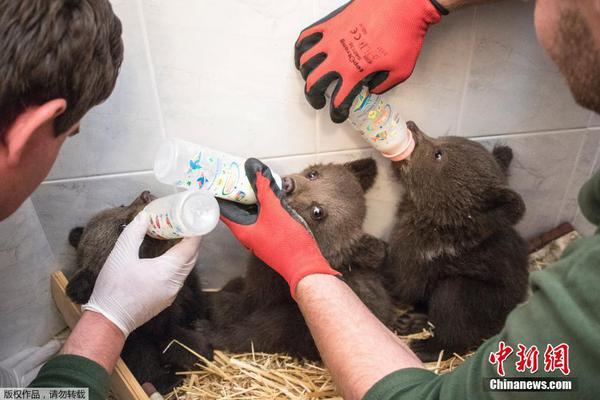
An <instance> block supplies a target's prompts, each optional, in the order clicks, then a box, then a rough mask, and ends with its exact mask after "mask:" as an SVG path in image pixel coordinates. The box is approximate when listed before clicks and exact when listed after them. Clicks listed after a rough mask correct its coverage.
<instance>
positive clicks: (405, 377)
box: [365, 235, 600, 400]
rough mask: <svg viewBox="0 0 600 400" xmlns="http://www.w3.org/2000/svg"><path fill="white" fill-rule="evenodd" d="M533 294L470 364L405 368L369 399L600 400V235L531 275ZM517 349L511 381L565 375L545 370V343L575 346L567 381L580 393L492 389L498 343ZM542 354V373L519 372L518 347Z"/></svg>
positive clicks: (509, 367)
mask: <svg viewBox="0 0 600 400" xmlns="http://www.w3.org/2000/svg"><path fill="white" fill-rule="evenodd" d="M531 284H532V292H533V293H532V296H531V298H530V299H529V300H528V301H527V302H526V303H525V304H523V305H521V306H519V307H517V308H516V309H515V310H514V311H513V312H512V313H511V314H510V315H509V317H508V319H507V321H506V325H505V328H504V329H503V330H502V332H500V334H498V335H496V336H494V337H492V338H490V339H489V340H487V341H486V342H485V343H484V344H483V345H482V346H481V347H480V348H479V349H478V350H477V352H476V353H475V355H474V356H473V357H472V358H471V359H469V360H468V361H467V362H465V363H463V364H462V365H461V366H459V367H458V368H457V369H456V370H454V371H452V372H450V373H447V374H445V375H440V376H437V375H434V374H433V373H430V372H428V371H425V370H415V369H405V370H400V371H397V372H394V373H392V374H390V375H388V376H387V377H385V378H383V379H382V380H381V381H379V382H378V383H376V384H375V385H374V386H373V388H371V389H370V390H369V392H368V393H367V395H366V396H365V399H368V400H374V399H386V400H388V399H389V400H391V399H394V400H396V399H410V400H420V399H431V400H432V399H448V400H449V399H481V400H485V399H553V398H561V399H564V398H577V399H588V398H589V399H591V398H598V397H597V395H598V393H600V379H598V376H600V362H598V360H600V335H598V332H599V331H600V290H599V288H600V236H599V235H595V236H592V237H589V238H586V239H581V240H579V241H577V242H576V243H574V244H573V245H572V246H570V247H569V248H568V249H567V250H566V251H565V254H564V255H563V258H562V259H561V260H560V261H558V262H557V263H556V264H554V265H553V266H551V267H548V268H547V269H546V270H544V271H541V272H535V273H533V274H532V276H531ZM500 341H504V342H505V343H506V344H507V345H510V346H512V347H513V348H514V352H513V354H511V355H510V356H509V358H508V359H507V360H506V361H505V362H504V369H505V372H506V377H519V378H527V377H561V378H565V376H564V375H563V374H562V372H560V371H555V372H553V373H546V372H544V352H545V350H546V346H547V345H548V344H551V345H553V346H556V345H559V344H561V343H566V344H568V345H569V356H570V368H571V372H570V374H569V375H568V377H566V378H569V379H574V380H575V387H576V390H575V392H562V393H561V392H546V391H541V392H497V391H496V392H491V391H487V390H486V387H485V385H486V384H487V381H485V378H491V377H494V378H496V377H498V374H497V372H496V366H494V365H492V364H491V363H490V362H489V355H490V353H491V352H497V351H498V346H499V342H500ZM519 343H522V344H523V345H525V346H527V347H530V346H532V345H536V346H537V348H538V349H539V357H538V360H539V367H538V368H539V369H538V372H536V373H535V374H531V373H530V372H529V371H526V372H517V371H516V368H515V362H516V360H517V356H516V352H517V350H518V348H517V345H518V344H519Z"/></svg>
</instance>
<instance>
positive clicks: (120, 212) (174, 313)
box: [67, 191, 212, 393]
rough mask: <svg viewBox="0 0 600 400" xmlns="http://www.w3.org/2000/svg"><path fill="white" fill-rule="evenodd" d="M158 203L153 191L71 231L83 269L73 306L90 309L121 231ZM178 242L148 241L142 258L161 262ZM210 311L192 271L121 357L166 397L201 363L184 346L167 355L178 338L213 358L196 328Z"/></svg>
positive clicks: (71, 291) (74, 282)
mask: <svg viewBox="0 0 600 400" xmlns="http://www.w3.org/2000/svg"><path fill="white" fill-rule="evenodd" d="M153 199H154V197H153V196H152V195H151V194H150V192H147V191H146V192H143V193H142V194H141V195H140V196H139V197H138V198H137V199H135V200H134V201H133V203H131V204H130V205H129V206H121V207H116V208H112V209H108V210H105V211H103V212H101V213H99V214H98V215H96V216H95V217H93V218H92V219H91V220H90V221H89V223H88V224H87V226H86V227H85V228H74V229H73V230H72V231H71V233H70V235H69V242H70V243H71V245H73V246H74V247H75V248H76V249H77V270H76V272H75V274H74V275H73V277H72V278H71V280H70V282H69V284H68V286H67V294H68V296H69V297H70V298H71V299H72V300H73V301H75V302H76V303H79V304H84V303H86V302H87V301H88V300H89V298H90V296H91V294H92V289H93V288H94V283H95V282H96V278H97V277H98V274H99V273H100V270H101V268H102V266H103V265H104V262H105V261H106V258H107V257H108V255H109V254H110V252H111V250H112V249H113V247H114V245H115V243H116V242H117V239H118V237H119V235H120V233H121V231H122V230H123V228H124V227H125V226H126V225H127V224H128V223H129V222H131V220H132V219H133V218H134V217H135V216H136V215H137V213H138V212H139V211H141V210H142V209H143V208H144V206H145V205H146V204H148V203H149V202H150V201H152V200H153ZM176 243H177V241H176V240H156V239H152V238H150V237H148V236H146V238H145V239H144V241H143V242H142V245H141V247H140V257H141V258H153V257H158V256H160V255H162V254H163V253H164V252H166V251H167V250H168V249H170V248H171V247H172V246H173V245H175V244H176ZM148 273H152V271H148ZM132 290H135V288H132ZM206 310H207V305H206V299H205V298H204V297H203V295H202V291H201V288H200V283H199V281H198V277H197V276H196V275H195V274H194V272H192V273H191V274H190V276H189V277H188V278H187V280H186V281H185V284H184V286H183V288H182V290H181V291H180V292H179V294H178V295H177V297H176V298H175V301H174V302H173V304H172V305H171V306H169V307H168V308H167V309H165V310H164V311H162V312H161V313H160V314H158V315H157V316H156V317H154V318H152V319H151V320H150V321H148V322H147V323H145V324H144V325H142V326H141V327H139V328H138V329H136V330H135V331H133V332H132V333H131V334H130V335H129V337H128V338H127V341H126V342H125V347H124V348H123V352H122V354H121V356H122V358H123V360H124V361H125V363H126V364H127V366H128V367H129V368H130V369H131V371H132V373H133V375H134V376H135V377H136V379H137V380H138V381H139V382H141V383H144V382H150V383H152V384H154V386H156V388H157V389H158V390H159V392H161V393H165V392H167V391H168V390H169V389H170V388H171V387H172V386H174V385H175V384H176V383H177V382H178V381H179V380H180V379H179V378H178V377H177V376H175V372H176V371H182V370H187V369H189V368H191V367H192V366H193V364H194V363H196V362H198V359H197V357H195V356H193V355H192V354H191V353H189V352H188V351H187V350H184V349H182V348H181V347H180V346H178V345H172V346H170V347H169V350H168V351H166V352H165V353H164V354H163V350H164V349H165V348H166V347H167V345H168V344H169V343H170V342H171V340H173V339H177V340H178V341H180V342H182V343H184V344H185V345H187V346H189V347H191V348H192V349H194V350H195V351H196V352H198V353H200V354H202V355H204V356H205V357H207V358H212V347H211V346H210V344H209V343H208V341H207V340H206V339H205V337H204V336H203V335H202V334H200V333H199V332H197V331H195V330H194V324H195V323H196V322H197V321H199V320H200V319H202V318H205V317H206V315H205V313H206V312H207V311H206Z"/></svg>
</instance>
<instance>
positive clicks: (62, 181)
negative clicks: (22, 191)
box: [42, 169, 154, 185]
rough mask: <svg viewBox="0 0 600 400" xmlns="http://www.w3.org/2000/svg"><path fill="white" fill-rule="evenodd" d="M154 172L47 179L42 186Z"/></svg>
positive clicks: (144, 172)
mask: <svg viewBox="0 0 600 400" xmlns="http://www.w3.org/2000/svg"><path fill="white" fill-rule="evenodd" d="M153 172H154V171H152V170H151V169H148V170H146V169H144V170H140V171H126V172H115V173H110V174H97V175H88V176H76V177H72V178H59V179H48V180H45V181H44V182H42V185H49V184H55V183H70V182H79V181H94V180H99V179H107V178H122V177H127V176H141V175H145V174H152V173H153Z"/></svg>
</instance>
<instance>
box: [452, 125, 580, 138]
mask: <svg viewBox="0 0 600 400" xmlns="http://www.w3.org/2000/svg"><path fill="white" fill-rule="evenodd" d="M582 132H587V128H585V127H581V128H561V129H552V130H544V131H525V132H504V133H494V134H491V135H481V136H462V137H464V138H465V139H472V140H487V139H498V138H507V139H512V138H515V137H528V136H541V135H556V134H561V133H582Z"/></svg>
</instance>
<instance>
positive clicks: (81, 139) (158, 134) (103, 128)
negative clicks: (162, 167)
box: [49, 0, 163, 179]
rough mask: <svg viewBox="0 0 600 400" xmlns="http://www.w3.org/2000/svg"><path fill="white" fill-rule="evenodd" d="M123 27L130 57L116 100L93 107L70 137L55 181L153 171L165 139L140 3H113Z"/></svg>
mask: <svg viewBox="0 0 600 400" xmlns="http://www.w3.org/2000/svg"><path fill="white" fill-rule="evenodd" d="M112 3H113V7H114V10H115V13H116V14H117V15H118V16H119V18H120V19H121V22H122V25H123V42H124V45H125V56H124V62H123V66H122V68H121V73H120V75H119V78H118V80H117V85H116V88H115V90H114V92H113V93H112V95H111V97H110V98H109V99H108V100H107V101H106V102H105V103H103V104H101V105H99V106H97V107H95V108H94V109H92V110H91V111H90V112H89V113H88V115H87V116H85V117H84V118H83V120H82V123H81V130H80V133H79V135H77V136H75V137H73V138H69V139H68V140H67V142H66V143H65V145H64V147H63V149H62V151H61V153H60V156H59V158H58V160H57V162H56V164H55V165H54V168H53V169H52V171H51V172H50V175H49V179H60V178H72V177H81V176H89V175H98V174H106V173H117V172H126V171H141V170H147V169H151V168H152V164H153V160H154V153H155V152H156V149H157V148H158V145H159V143H160V141H161V139H162V137H163V133H162V131H161V128H160V120H159V110H158V102H157V98H156V93H155V90H154V89H153V76H152V74H151V70H150V65H149V62H148V59H149V57H148V52H147V48H146V46H145V38H144V35H143V29H142V25H141V22H140V21H141V20H140V10H139V8H138V6H137V2H134V1H130V0H118V1H113V2H112Z"/></svg>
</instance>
